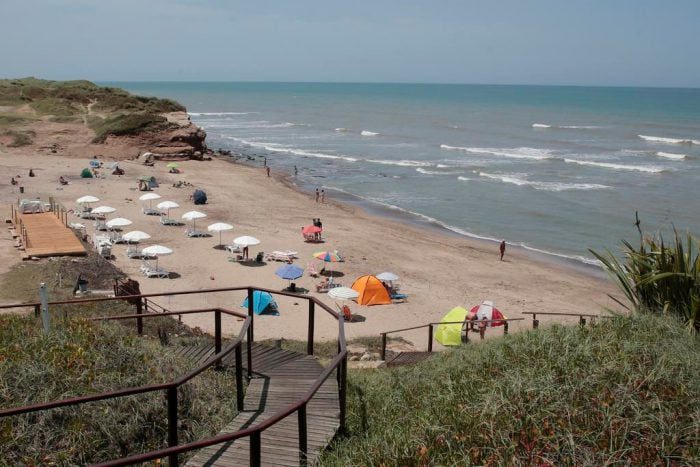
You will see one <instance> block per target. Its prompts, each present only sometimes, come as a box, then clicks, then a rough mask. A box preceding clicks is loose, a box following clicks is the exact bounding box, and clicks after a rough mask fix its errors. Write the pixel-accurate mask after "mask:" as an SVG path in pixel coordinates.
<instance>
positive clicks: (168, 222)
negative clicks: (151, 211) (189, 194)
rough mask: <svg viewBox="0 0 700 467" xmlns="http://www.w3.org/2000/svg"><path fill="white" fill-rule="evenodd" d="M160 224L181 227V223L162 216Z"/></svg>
mask: <svg viewBox="0 0 700 467" xmlns="http://www.w3.org/2000/svg"><path fill="white" fill-rule="evenodd" d="M160 223H161V224H163V225H181V224H180V221H177V220H175V219H171V218H170V217H165V216H160Z"/></svg>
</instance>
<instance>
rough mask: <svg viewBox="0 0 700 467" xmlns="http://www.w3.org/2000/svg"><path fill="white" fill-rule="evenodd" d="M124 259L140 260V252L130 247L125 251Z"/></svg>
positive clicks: (136, 248) (134, 247)
mask: <svg viewBox="0 0 700 467" xmlns="http://www.w3.org/2000/svg"><path fill="white" fill-rule="evenodd" d="M126 257H127V258H131V259H135V258H141V250H139V248H138V247H137V246H130V247H129V248H127V249H126Z"/></svg>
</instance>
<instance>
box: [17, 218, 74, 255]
mask: <svg viewBox="0 0 700 467" xmlns="http://www.w3.org/2000/svg"><path fill="white" fill-rule="evenodd" d="M19 219H20V220H21V221H22V224H23V225H24V228H25V229H26V232H27V244H26V245H25V246H24V251H25V254H26V255H27V256H30V257H31V256H36V257H39V258H41V257H46V256H83V255H86V254H87V252H86V251H85V247H84V246H83V244H82V243H81V242H80V240H78V237H76V236H75V234H74V233H73V231H72V230H71V229H69V228H68V227H66V226H65V225H63V223H62V222H61V220H60V219H59V218H58V217H56V216H55V215H54V214H53V213H51V212H42V213H36V214H20V215H19Z"/></svg>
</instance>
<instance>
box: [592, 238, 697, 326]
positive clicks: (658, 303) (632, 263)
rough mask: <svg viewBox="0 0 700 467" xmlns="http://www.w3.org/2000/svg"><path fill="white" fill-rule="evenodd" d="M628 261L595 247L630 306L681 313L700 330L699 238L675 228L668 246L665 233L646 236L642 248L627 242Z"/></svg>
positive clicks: (624, 252) (651, 310)
mask: <svg viewBox="0 0 700 467" xmlns="http://www.w3.org/2000/svg"><path fill="white" fill-rule="evenodd" d="M623 245H624V248H623V251H622V253H623V256H624V260H619V259H618V258H616V257H615V256H614V255H613V254H612V253H610V252H607V253H606V254H599V253H596V252H595V251H593V250H591V253H593V254H594V255H595V256H596V258H598V260H599V261H600V262H601V263H603V266H604V267H605V269H606V270H607V271H608V273H609V274H610V276H611V277H612V278H613V280H614V281H615V282H616V283H617V285H618V287H619V288H620V290H621V291H622V292H623V293H624V295H625V297H626V298H627V300H628V301H629V303H624V302H622V301H620V300H617V299H615V298H614V297H613V299H615V300H616V301H617V302H618V303H620V304H621V305H622V306H624V307H625V308H627V309H630V310H634V311H641V312H651V313H662V314H664V315H668V314H670V315H676V316H679V317H680V318H681V319H682V320H683V322H684V323H685V326H686V329H687V330H688V331H690V332H692V333H697V332H698V330H700V255H699V254H698V248H697V244H696V240H695V239H694V238H693V236H692V235H690V234H687V235H686V238H685V239H683V238H681V237H680V236H679V235H678V232H676V231H674V242H673V244H671V245H667V244H666V243H665V242H664V239H663V237H662V236H661V235H659V236H658V237H657V236H652V237H645V238H643V239H642V240H641V241H640V245H639V248H635V247H634V246H633V245H632V244H631V243H629V242H627V241H623Z"/></svg>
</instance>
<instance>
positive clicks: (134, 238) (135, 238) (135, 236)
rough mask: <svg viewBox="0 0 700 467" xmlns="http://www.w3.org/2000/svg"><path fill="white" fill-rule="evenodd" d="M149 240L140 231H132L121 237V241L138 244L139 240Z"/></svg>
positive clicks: (147, 236) (145, 234)
mask: <svg viewBox="0 0 700 467" xmlns="http://www.w3.org/2000/svg"><path fill="white" fill-rule="evenodd" d="M149 238H151V236H150V235H148V234H147V233H146V232H141V231H140V230H132V231H131V232H127V233H125V234H124V235H122V239H123V240H124V241H127V242H130V243H131V242H140V241H141V240H148V239H149Z"/></svg>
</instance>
